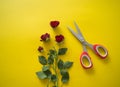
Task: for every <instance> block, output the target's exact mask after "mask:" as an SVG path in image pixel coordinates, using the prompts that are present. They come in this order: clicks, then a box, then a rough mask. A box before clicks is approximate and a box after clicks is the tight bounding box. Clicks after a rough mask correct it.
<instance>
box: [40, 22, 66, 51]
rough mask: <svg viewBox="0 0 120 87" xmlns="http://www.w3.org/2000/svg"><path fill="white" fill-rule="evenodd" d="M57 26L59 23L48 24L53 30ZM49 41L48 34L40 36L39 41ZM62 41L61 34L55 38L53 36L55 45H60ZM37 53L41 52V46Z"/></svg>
mask: <svg viewBox="0 0 120 87" xmlns="http://www.w3.org/2000/svg"><path fill="white" fill-rule="evenodd" d="M58 25H59V21H51V22H50V26H51V27H52V28H54V29H55V28H56V27H57V26H58ZM49 40H50V34H49V33H45V34H42V35H41V36H40V41H44V42H47V41H49ZM63 40H64V36H63V35H62V34H59V35H56V36H55V41H56V42H57V43H62V42H63ZM38 51H39V52H43V47H42V46H39V48H38Z"/></svg>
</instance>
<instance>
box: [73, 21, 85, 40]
mask: <svg viewBox="0 0 120 87" xmlns="http://www.w3.org/2000/svg"><path fill="white" fill-rule="evenodd" d="M74 25H75V27H76V30H77V32H78V34H79V35H80V37H82V38H83V39H84V37H83V35H82V33H81V31H80V28H79V27H78V25H77V23H76V22H75V21H74Z"/></svg>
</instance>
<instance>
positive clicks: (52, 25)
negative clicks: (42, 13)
mask: <svg viewBox="0 0 120 87" xmlns="http://www.w3.org/2000/svg"><path fill="white" fill-rule="evenodd" d="M59 24H60V22H59V21H51V22H50V25H51V27H52V28H56V27H57V26H58V25H59Z"/></svg>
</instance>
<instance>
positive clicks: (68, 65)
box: [64, 61, 73, 68]
mask: <svg viewBox="0 0 120 87" xmlns="http://www.w3.org/2000/svg"><path fill="white" fill-rule="evenodd" d="M72 65H73V62H70V61H66V62H65V63H64V68H70V67H71V66H72Z"/></svg>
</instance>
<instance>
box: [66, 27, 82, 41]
mask: <svg viewBox="0 0 120 87" xmlns="http://www.w3.org/2000/svg"><path fill="white" fill-rule="evenodd" d="M67 28H68V29H69V31H70V32H71V33H72V34H73V35H74V36H75V37H76V38H77V39H78V40H79V41H80V42H83V40H84V38H82V37H81V36H80V35H79V34H76V33H75V32H74V31H73V29H72V28H71V27H69V26H68V27H67Z"/></svg>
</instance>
